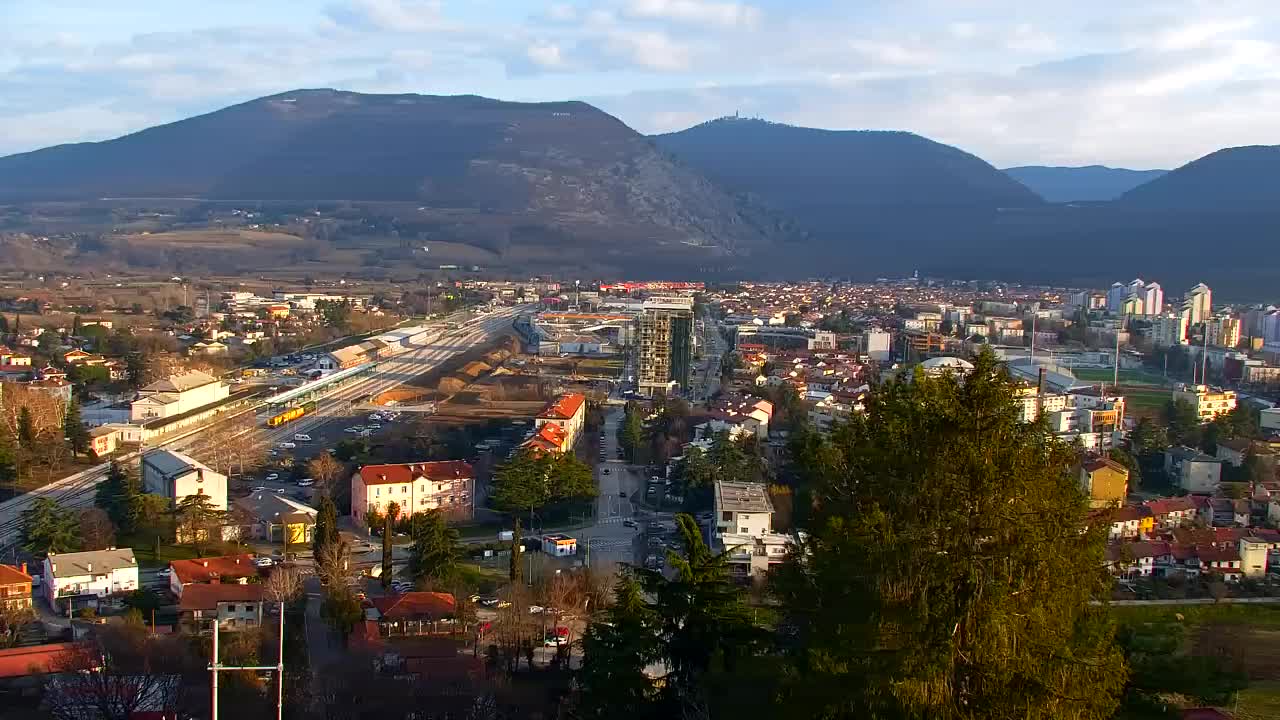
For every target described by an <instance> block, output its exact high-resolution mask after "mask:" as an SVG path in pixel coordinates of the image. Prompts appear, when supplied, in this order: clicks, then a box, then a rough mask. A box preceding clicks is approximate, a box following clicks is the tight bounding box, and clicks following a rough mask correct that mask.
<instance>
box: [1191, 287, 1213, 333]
mask: <svg viewBox="0 0 1280 720" xmlns="http://www.w3.org/2000/svg"><path fill="white" fill-rule="evenodd" d="M1186 305H1187V309H1188V310H1190V311H1191V316H1190V320H1191V324H1192V325H1199V324H1200V323H1202V322H1204V321H1206V320H1208V319H1209V318H1210V317H1211V316H1212V315H1213V291H1212V290H1210V289H1209V286H1208V285H1205V284H1204V283H1200V284H1199V285H1196V286H1195V287H1193V288H1191V289H1190V290H1188V291H1187V299H1186Z"/></svg>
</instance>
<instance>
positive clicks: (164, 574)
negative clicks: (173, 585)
mask: <svg viewBox="0 0 1280 720" xmlns="http://www.w3.org/2000/svg"><path fill="white" fill-rule="evenodd" d="M172 574H173V568H167V567H162V568H160V569H159V570H157V571H156V577H158V578H164V579H165V580H168V579H169V576H170V575H172Z"/></svg>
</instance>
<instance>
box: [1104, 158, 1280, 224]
mask: <svg viewBox="0 0 1280 720" xmlns="http://www.w3.org/2000/svg"><path fill="white" fill-rule="evenodd" d="M1119 202H1120V203H1121V204H1122V205H1125V206H1127V207H1141V208H1157V209H1169V210H1191V209H1194V210H1259V211H1275V210H1277V209H1280V146H1276V145H1251V146H1248V147H1235V148H1226V149H1225V150H1218V151H1217V152H1213V153H1209V154H1208V155H1205V156H1204V157H1202V158H1200V159H1199V160H1193V161H1192V162H1189V163H1187V164H1186V165H1183V166H1182V167H1180V168H1178V169H1177V170H1174V171H1172V172H1170V173H1168V174H1166V175H1164V176H1162V177H1159V178H1157V179H1155V180H1152V181H1151V182H1149V183H1147V184H1145V185H1141V186H1139V187H1136V188H1134V189H1132V190H1130V191H1129V192H1127V193H1125V194H1124V195H1123V196H1122V197H1121V198H1120V200H1119Z"/></svg>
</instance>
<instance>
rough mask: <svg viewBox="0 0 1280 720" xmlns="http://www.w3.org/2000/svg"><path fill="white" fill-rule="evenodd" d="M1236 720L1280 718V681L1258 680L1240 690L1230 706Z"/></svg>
mask: <svg viewBox="0 0 1280 720" xmlns="http://www.w3.org/2000/svg"><path fill="white" fill-rule="evenodd" d="M1230 709H1231V710H1232V711H1233V712H1234V713H1235V717H1236V720H1274V718H1280V681H1273V682H1257V683H1253V684H1251V685H1250V686H1249V687H1248V688H1246V689H1245V690H1242V691H1241V692H1240V696H1239V698H1237V700H1236V703H1235V706H1234V707H1232V708H1230Z"/></svg>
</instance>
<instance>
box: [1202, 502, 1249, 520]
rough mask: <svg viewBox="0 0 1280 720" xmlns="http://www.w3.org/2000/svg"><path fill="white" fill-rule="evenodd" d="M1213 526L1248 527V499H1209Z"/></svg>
mask: <svg viewBox="0 0 1280 720" xmlns="http://www.w3.org/2000/svg"><path fill="white" fill-rule="evenodd" d="M1209 508H1210V511H1211V512H1212V518H1213V519H1212V523H1213V525H1214V526H1215V527H1233V526H1234V527H1249V514H1250V511H1249V501H1248V500H1233V499H1231V498H1223V497H1215V498H1212V499H1210V500H1209Z"/></svg>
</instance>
